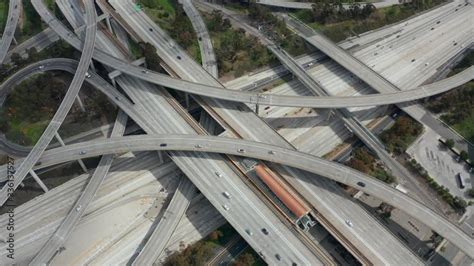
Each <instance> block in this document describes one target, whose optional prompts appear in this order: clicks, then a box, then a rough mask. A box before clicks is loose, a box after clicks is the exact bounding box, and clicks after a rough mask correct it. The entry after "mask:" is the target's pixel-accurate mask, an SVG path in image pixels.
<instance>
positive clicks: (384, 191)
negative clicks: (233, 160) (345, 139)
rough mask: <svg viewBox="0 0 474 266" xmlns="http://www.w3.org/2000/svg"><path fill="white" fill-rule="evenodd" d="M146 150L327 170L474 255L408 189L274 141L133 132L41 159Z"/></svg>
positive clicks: (460, 235) (468, 243) (464, 239)
mask: <svg viewBox="0 0 474 266" xmlns="http://www.w3.org/2000/svg"><path fill="white" fill-rule="evenodd" d="M144 150H185V151H199V152H211V153H222V154H232V155H237V156H246V157H252V158H257V159H261V160H266V161H271V162H275V163H280V164H284V165H288V166H291V167H295V168H298V169H302V170H305V171H308V172H311V173H314V174H317V175H321V176H325V177H327V178H330V179H332V180H334V181H337V182H340V183H343V184H346V185H348V186H351V187H356V188H357V189H359V190H361V191H363V192H365V193H368V194H370V195H373V196H375V197H377V198H380V199H381V200H383V201H384V202H386V203H388V204H390V205H392V206H394V207H396V208H398V209H400V210H403V211H405V212H406V213H407V214H409V215H411V216H412V217H414V218H415V219H418V220H419V221H420V222H422V223H424V224H426V225H427V226H429V227H430V228H431V229H433V230H434V231H436V232H437V233H438V234H440V235H441V236H443V237H445V238H446V239H448V240H449V241H450V242H452V243H453V244H454V245H456V246H457V247H459V248H460V249H461V250H463V251H464V252H465V253H466V254H467V255H469V256H471V257H472V256H474V241H473V239H472V238H471V237H470V236H468V235H466V234H465V233H464V232H463V231H462V230H461V229H459V227H457V226H456V225H454V224H453V223H451V222H449V221H448V220H446V219H445V218H444V217H442V216H440V215H439V214H437V213H436V212H434V211H432V210H431V209H429V208H427V207H426V206H424V205H423V204H422V203H420V202H418V201H417V200H415V199H412V198H410V197H408V196H407V195H406V194H404V193H402V192H400V191H398V190H396V189H395V188H393V187H391V186H389V185H387V184H385V183H382V182H380V181H378V180H377V179H374V178H372V177H370V176H367V175H365V174H362V173H360V172H358V171H355V170H353V169H351V168H348V167H345V166H342V165H340V164H337V163H334V162H329V161H326V160H324V159H321V158H319V157H316V156H313V155H309V154H306V153H302V152H298V151H294V150H289V149H285V148H281V147H277V146H274V145H269V144H264V143H259V142H253V141H247V140H242V139H229V138H223V137H213V136H195V135H172V134H169V135H156V136H131V137H122V138H110V139H107V140H97V141H88V142H83V143H78V144H72V145H68V146H66V147H61V148H56V149H52V150H48V151H46V152H45V153H44V155H43V156H42V157H41V162H42V165H44V166H50V165H53V164H57V163H62V162H66V161H70V160H77V159H82V158H88V157H94V156H99V155H102V154H112V153H124V152H128V151H144ZM359 182H363V183H364V185H363V186H361V185H359V184H358V183H359ZM355 226H357V225H355Z"/></svg>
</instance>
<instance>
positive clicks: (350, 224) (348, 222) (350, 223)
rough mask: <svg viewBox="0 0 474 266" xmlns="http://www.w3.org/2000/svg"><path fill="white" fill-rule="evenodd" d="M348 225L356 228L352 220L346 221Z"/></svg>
mask: <svg viewBox="0 0 474 266" xmlns="http://www.w3.org/2000/svg"><path fill="white" fill-rule="evenodd" d="M346 224H347V225H348V226H349V227H352V226H354V225H353V224H352V221H351V220H346Z"/></svg>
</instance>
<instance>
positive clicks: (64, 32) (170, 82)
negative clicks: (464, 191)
mask: <svg viewBox="0 0 474 266" xmlns="http://www.w3.org/2000/svg"><path fill="white" fill-rule="evenodd" d="M35 2H36V1H33V4H34V5H35ZM35 8H37V9H38V10H40V11H39V13H40V15H41V16H42V17H43V20H44V21H46V22H47V23H49V26H50V27H51V28H52V29H53V30H54V31H55V32H56V33H57V34H58V35H60V36H61V38H62V39H64V40H66V41H67V42H68V43H69V44H71V45H72V46H73V47H74V48H76V49H78V50H82V47H81V41H80V40H79V39H78V38H77V37H75V36H74V34H72V33H71V32H70V31H69V30H68V29H67V28H66V27H65V26H64V25H63V24H62V23H61V22H59V21H58V20H57V19H55V18H54V17H52V16H51V14H50V13H49V12H44V11H43V12H42V11H41V8H42V7H41V6H39V5H35ZM93 57H94V59H96V60H98V61H100V62H102V63H104V64H106V65H108V66H110V67H112V68H114V69H116V70H119V71H121V72H123V73H126V74H129V75H131V76H133V77H136V78H139V79H141V80H144V81H148V82H150V83H153V84H156V85H160V86H164V87H168V88H172V89H176V90H179V91H183V92H187V93H191V94H196V95H201V96H206V97H211V98H217V99H222V100H228V101H233V102H243V103H250V104H263V105H274V106H293V107H314V108H345V107H361V106H374V105H385V104H394V103H401V102H408V101H413V100H417V99H421V98H425V97H429V96H433V95H436V94H439V93H443V92H446V91H448V90H450V89H452V88H455V87H457V86H459V85H460V84H464V83H466V82H468V81H470V80H471V79H473V78H474V69H468V70H466V71H463V72H462V74H461V73H460V74H459V76H457V78H454V79H448V80H446V82H445V83H442V84H440V85H435V84H437V83H433V84H430V85H424V86H421V87H419V88H417V89H414V90H407V91H397V92H393V91H392V92H389V93H387V94H374V95H360V96H341V97H339V96H338V97H331V96H325V97H308V96H304V97H298V96H285V95H267V94H265V95H264V94H261V93H253V92H244V91H235V90H228V89H223V88H221V87H217V86H211V85H203V84H200V83H196V82H192V81H185V80H181V79H176V78H172V77H170V76H167V75H164V74H160V73H157V72H154V71H151V70H149V69H146V68H142V67H140V66H135V65H132V64H130V63H128V62H125V61H123V60H121V59H119V58H117V57H114V56H111V55H109V54H107V53H105V52H103V51H101V50H98V49H95V50H94V53H93ZM440 82H441V81H440Z"/></svg>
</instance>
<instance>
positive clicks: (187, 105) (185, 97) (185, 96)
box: [184, 92, 189, 108]
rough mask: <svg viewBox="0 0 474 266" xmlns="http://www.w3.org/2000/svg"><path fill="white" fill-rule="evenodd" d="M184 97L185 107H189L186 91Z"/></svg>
mask: <svg viewBox="0 0 474 266" xmlns="http://www.w3.org/2000/svg"><path fill="white" fill-rule="evenodd" d="M184 99H185V101H186V108H189V94H188V93H187V92H185V93H184Z"/></svg>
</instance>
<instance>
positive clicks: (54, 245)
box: [30, 111, 128, 265]
mask: <svg viewBox="0 0 474 266" xmlns="http://www.w3.org/2000/svg"><path fill="white" fill-rule="evenodd" d="M127 119H128V117H127V115H126V114H125V113H124V112H123V111H119V112H118V115H117V119H116V121H115V124H114V128H113V130H112V135H111V136H112V137H119V136H122V135H123V134H124V132H125V128H126V125H127ZM113 160H114V156H113V155H111V154H107V155H104V156H102V158H101V159H100V161H99V164H98V165H97V168H96V169H95V171H94V173H93V174H92V177H91V178H90V180H89V182H88V183H87V186H86V188H85V189H84V191H83V192H82V194H81V196H80V197H79V199H78V200H77V202H76V203H74V205H73V207H72V208H71V209H70V210H69V213H68V215H67V216H66V218H64V220H63V221H62V222H61V225H60V226H59V228H58V229H57V230H56V232H54V234H53V235H52V236H51V237H50V238H49V239H48V241H47V242H46V244H45V245H43V246H42V247H41V249H40V251H39V252H38V254H36V256H35V258H34V259H33V260H32V261H31V262H30V265H45V264H47V263H48V262H49V261H50V260H51V259H52V258H53V256H54V255H55V253H56V251H58V250H59V248H60V247H61V246H62V245H63V244H64V242H65V241H66V240H67V238H68V236H69V235H70V234H71V232H72V230H73V229H74V227H75V226H76V224H77V223H78V222H79V219H80V218H81V216H82V214H84V211H85V210H86V209H87V207H88V206H89V203H90V202H91V201H92V199H93V198H94V196H95V194H96V192H97V190H98V189H99V186H100V185H101V184H102V182H103V181H104V179H105V177H106V176H107V174H108V173H109V170H110V167H111V166H112V162H113Z"/></svg>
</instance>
